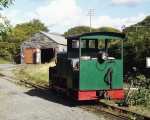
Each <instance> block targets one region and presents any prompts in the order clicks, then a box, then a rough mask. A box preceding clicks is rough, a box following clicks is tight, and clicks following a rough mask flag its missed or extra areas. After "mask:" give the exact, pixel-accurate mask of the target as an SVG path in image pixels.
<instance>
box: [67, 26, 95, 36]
mask: <svg viewBox="0 0 150 120" xmlns="http://www.w3.org/2000/svg"><path fill="white" fill-rule="evenodd" d="M92 31H96V29H94V28H92ZM87 32H90V27H88V26H76V27H73V28H70V29H69V30H68V31H67V32H65V33H64V35H65V36H72V35H80V34H82V33H87Z"/></svg>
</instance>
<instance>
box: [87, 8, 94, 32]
mask: <svg viewBox="0 0 150 120" xmlns="http://www.w3.org/2000/svg"><path fill="white" fill-rule="evenodd" d="M94 14H95V9H89V10H88V16H89V17H90V32H92V16H94Z"/></svg>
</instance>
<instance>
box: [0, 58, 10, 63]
mask: <svg viewBox="0 0 150 120" xmlns="http://www.w3.org/2000/svg"><path fill="white" fill-rule="evenodd" d="M8 63H10V61H8V60H5V59H4V58H1V57H0V64H8Z"/></svg>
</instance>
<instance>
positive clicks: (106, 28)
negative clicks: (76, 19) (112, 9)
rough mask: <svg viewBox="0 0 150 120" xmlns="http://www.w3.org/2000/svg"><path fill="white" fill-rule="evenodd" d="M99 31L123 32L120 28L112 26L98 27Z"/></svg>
mask: <svg viewBox="0 0 150 120" xmlns="http://www.w3.org/2000/svg"><path fill="white" fill-rule="evenodd" d="M97 31H99V32H117V33H120V32H121V31H119V30H118V29H115V28H112V27H101V28H98V29H97Z"/></svg>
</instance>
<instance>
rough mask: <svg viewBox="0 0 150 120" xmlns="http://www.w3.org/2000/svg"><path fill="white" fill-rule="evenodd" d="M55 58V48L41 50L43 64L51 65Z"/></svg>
mask: <svg viewBox="0 0 150 120" xmlns="http://www.w3.org/2000/svg"><path fill="white" fill-rule="evenodd" d="M54 57H55V50H54V49H53V48H48V49H41V63H49V62H50V61H51V60H52V59H53V58H54Z"/></svg>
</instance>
